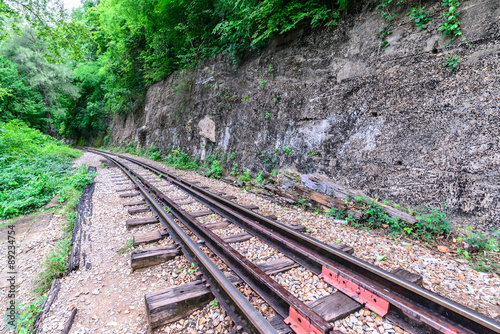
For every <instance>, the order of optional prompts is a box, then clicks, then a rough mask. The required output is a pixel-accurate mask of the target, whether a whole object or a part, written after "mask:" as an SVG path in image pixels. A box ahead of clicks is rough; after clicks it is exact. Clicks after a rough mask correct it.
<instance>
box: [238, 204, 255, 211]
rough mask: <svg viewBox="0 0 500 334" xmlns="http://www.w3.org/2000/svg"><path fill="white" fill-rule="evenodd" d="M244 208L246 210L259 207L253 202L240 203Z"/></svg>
mask: <svg viewBox="0 0 500 334" xmlns="http://www.w3.org/2000/svg"><path fill="white" fill-rule="evenodd" d="M242 206H243V207H244V208H245V209H248V210H259V207H258V206H257V205H255V204H249V205H242Z"/></svg>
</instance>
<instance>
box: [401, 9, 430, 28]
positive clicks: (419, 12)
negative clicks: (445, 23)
mask: <svg viewBox="0 0 500 334" xmlns="http://www.w3.org/2000/svg"><path fill="white" fill-rule="evenodd" d="M429 15H430V12H426V11H425V6H424V7H421V8H412V9H411V12H409V13H408V14H406V16H409V17H410V20H413V22H415V24H416V25H417V30H422V29H427V23H428V22H429V21H431V20H432V17H429Z"/></svg>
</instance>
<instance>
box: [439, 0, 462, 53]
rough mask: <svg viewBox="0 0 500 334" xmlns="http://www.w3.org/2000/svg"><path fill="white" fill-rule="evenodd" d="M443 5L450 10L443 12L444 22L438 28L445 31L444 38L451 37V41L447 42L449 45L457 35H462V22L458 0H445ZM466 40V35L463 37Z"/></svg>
mask: <svg viewBox="0 0 500 334" xmlns="http://www.w3.org/2000/svg"><path fill="white" fill-rule="evenodd" d="M442 6H445V7H448V10H447V11H446V12H444V13H443V17H444V22H442V23H441V26H440V27H439V28H438V30H439V31H442V32H443V36H442V38H445V37H449V41H448V42H447V43H446V44H445V45H446V46H447V45H449V44H450V43H451V42H452V41H453V39H454V38H455V37H459V36H462V29H461V23H460V21H459V20H458V15H459V13H458V6H460V2H458V0H443V3H442ZM462 40H464V41H465V37H463V38H462Z"/></svg>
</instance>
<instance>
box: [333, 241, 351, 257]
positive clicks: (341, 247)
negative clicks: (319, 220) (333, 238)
mask: <svg viewBox="0 0 500 334" xmlns="http://www.w3.org/2000/svg"><path fill="white" fill-rule="evenodd" d="M331 246H332V247H333V248H335V249H338V250H339V251H341V252H344V253H348V254H351V255H352V254H354V248H352V247H351V246H348V245H346V244H343V243H341V242H335V243H333V244H331Z"/></svg>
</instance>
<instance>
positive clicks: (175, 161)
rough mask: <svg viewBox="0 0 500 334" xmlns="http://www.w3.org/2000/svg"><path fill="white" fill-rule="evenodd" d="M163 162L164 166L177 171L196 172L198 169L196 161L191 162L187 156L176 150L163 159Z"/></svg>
mask: <svg viewBox="0 0 500 334" xmlns="http://www.w3.org/2000/svg"><path fill="white" fill-rule="evenodd" d="M163 161H164V162H165V164H166V165H168V166H171V167H173V168H177V169H189V170H197V169H199V168H200V166H199V164H198V160H197V159H196V160H193V159H191V157H190V156H189V154H187V153H186V152H183V151H178V150H172V152H170V154H168V155H166V156H165V158H163Z"/></svg>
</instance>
